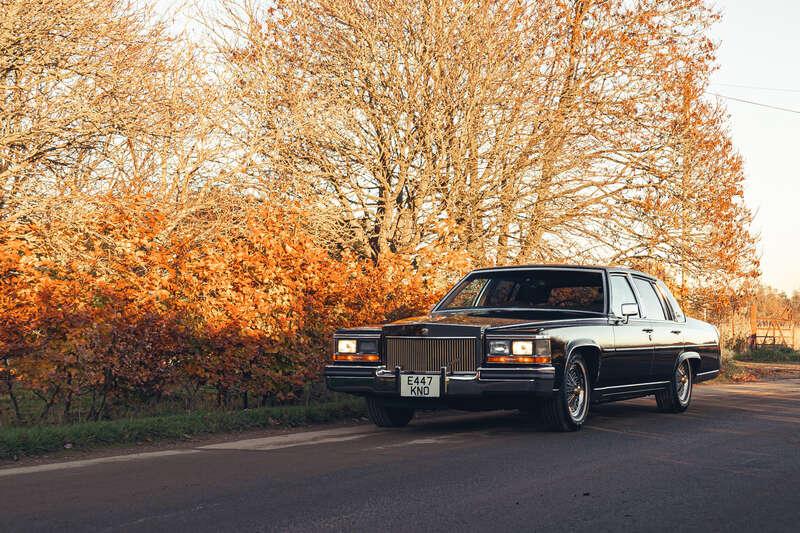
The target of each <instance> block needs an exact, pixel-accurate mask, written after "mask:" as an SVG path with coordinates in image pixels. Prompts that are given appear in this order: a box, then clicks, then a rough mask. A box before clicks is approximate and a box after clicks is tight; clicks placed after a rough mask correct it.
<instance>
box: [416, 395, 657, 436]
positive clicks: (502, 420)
mask: <svg viewBox="0 0 800 533" xmlns="http://www.w3.org/2000/svg"><path fill="white" fill-rule="evenodd" d="M657 413H658V409H657V407H656V404H655V401H652V402H648V401H642V400H638V401H635V400H634V401H624V402H615V403H605V404H595V405H593V406H592V407H591V411H590V415H589V416H590V420H591V418H592V417H602V418H604V419H622V418H624V419H630V420H633V419H636V418H639V417H643V416H647V417H650V416H653V415H654V414H657ZM405 431H408V432H409V433H425V434H446V433H451V432H456V431H457V432H469V431H512V432H526V433H548V432H550V428H549V427H547V425H545V424H544V422H543V421H542V420H541V417H540V416H538V414H537V413H536V412H531V413H528V412H523V411H517V410H502V411H480V412H468V411H442V412H437V413H435V414H423V416H422V417H420V418H418V419H416V420H414V421H413V422H412V425H411V426H409V427H408V428H407V429H406V430H405Z"/></svg>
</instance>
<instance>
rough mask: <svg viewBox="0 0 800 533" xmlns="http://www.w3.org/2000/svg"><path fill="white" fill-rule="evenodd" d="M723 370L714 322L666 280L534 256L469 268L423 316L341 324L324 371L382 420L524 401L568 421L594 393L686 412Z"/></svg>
mask: <svg viewBox="0 0 800 533" xmlns="http://www.w3.org/2000/svg"><path fill="white" fill-rule="evenodd" d="M719 371H720V346H719V334H718V332H717V330H716V328H714V327H713V326H712V325H710V324H707V323H705V322H701V321H699V320H694V319H691V318H687V317H686V316H685V315H684V313H683V311H681V308H680V306H679V305H678V302H677V300H676V299H675V298H674V297H673V296H672V294H671V293H670V291H669V289H668V288H667V286H666V285H665V284H664V283H662V282H661V281H659V280H657V279H655V278H653V277H652V276H649V275H647V274H645V273H642V272H638V271H634V270H630V269H624V268H616V267H584V266H552V265H535V266H517V267H499V268H488V269H481V270H475V271H473V272H471V273H470V274H468V275H467V276H466V277H464V279H462V280H461V281H460V282H459V283H458V284H457V285H456V286H455V287H454V288H453V289H452V290H451V291H450V292H449V293H448V294H447V295H446V296H445V297H444V298H443V299H442V300H441V301H440V302H439V303H438V304H437V305H436V306H435V307H434V308H433V310H432V311H431V312H430V314H428V315H426V316H421V317H414V318H408V319H404V320H400V321H397V322H392V323H389V324H384V325H382V326H366V327H358V328H348V329H341V330H339V331H337V332H336V334H335V336H334V339H333V356H332V361H331V364H329V365H327V366H326V368H325V380H326V383H327V386H328V387H329V388H330V389H332V390H335V391H341V392H348V393H352V394H357V395H361V396H363V397H364V398H365V399H366V403H367V411H368V414H369V417H370V420H372V422H374V423H375V424H376V425H378V426H382V427H401V426H405V425H406V424H408V423H409V422H410V421H411V419H412V418H413V416H414V411H415V410H416V409H436V408H451V409H466V410H484V409H521V410H524V411H526V412H531V413H536V414H538V415H539V416H541V417H542V418H543V420H544V421H545V422H546V423H547V424H548V425H549V426H551V427H552V428H553V429H556V430H560V431H574V430H577V429H579V428H580V427H581V425H582V424H583V423H584V422H585V420H586V417H587V415H588V412H589V405H590V404H591V403H597V402H609V401H615V400H625V399H629V398H636V397H641V396H649V395H654V396H655V398H656V402H657V403H658V407H659V408H660V409H661V410H662V411H666V412H673V413H678V412H683V411H685V410H686V409H687V407H689V404H690V402H691V399H692V385H693V384H694V383H696V382H699V381H703V380H707V379H713V378H715V377H716V376H717V375H718V374H719Z"/></svg>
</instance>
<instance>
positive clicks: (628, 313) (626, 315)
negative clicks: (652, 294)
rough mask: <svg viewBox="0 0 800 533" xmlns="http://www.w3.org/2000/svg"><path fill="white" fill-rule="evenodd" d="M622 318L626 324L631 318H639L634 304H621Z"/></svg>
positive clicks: (637, 308) (637, 307)
mask: <svg viewBox="0 0 800 533" xmlns="http://www.w3.org/2000/svg"><path fill="white" fill-rule="evenodd" d="M621 312H622V318H623V319H624V320H625V322H626V323H627V322H628V320H629V319H630V318H631V317H632V316H639V306H638V305H636V304H622V309H621Z"/></svg>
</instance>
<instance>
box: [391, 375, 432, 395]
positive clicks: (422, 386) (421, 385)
mask: <svg viewBox="0 0 800 533" xmlns="http://www.w3.org/2000/svg"><path fill="white" fill-rule="evenodd" d="M439 385H440V377H439V375H430V374H401V375H400V396H408V397H411V398H438V397H439Z"/></svg>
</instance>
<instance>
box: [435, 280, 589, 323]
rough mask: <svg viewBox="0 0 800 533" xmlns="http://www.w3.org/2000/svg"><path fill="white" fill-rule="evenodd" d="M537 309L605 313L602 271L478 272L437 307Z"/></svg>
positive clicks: (464, 281)
mask: <svg viewBox="0 0 800 533" xmlns="http://www.w3.org/2000/svg"><path fill="white" fill-rule="evenodd" d="M456 309H538V310H554V311H579V312H589V313H604V312H605V300H604V291H603V274H602V273H601V272H594V271H585V270H510V271H502V270H499V271H494V272H476V273H474V274H471V275H469V276H468V277H467V278H466V279H464V280H463V281H462V282H461V283H460V284H459V285H458V286H457V287H456V289H455V290H454V291H453V292H452V293H451V294H449V295H448V296H447V297H446V298H445V300H443V301H442V303H441V304H440V306H439V307H438V309H437V310H439V311H443V310H456Z"/></svg>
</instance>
